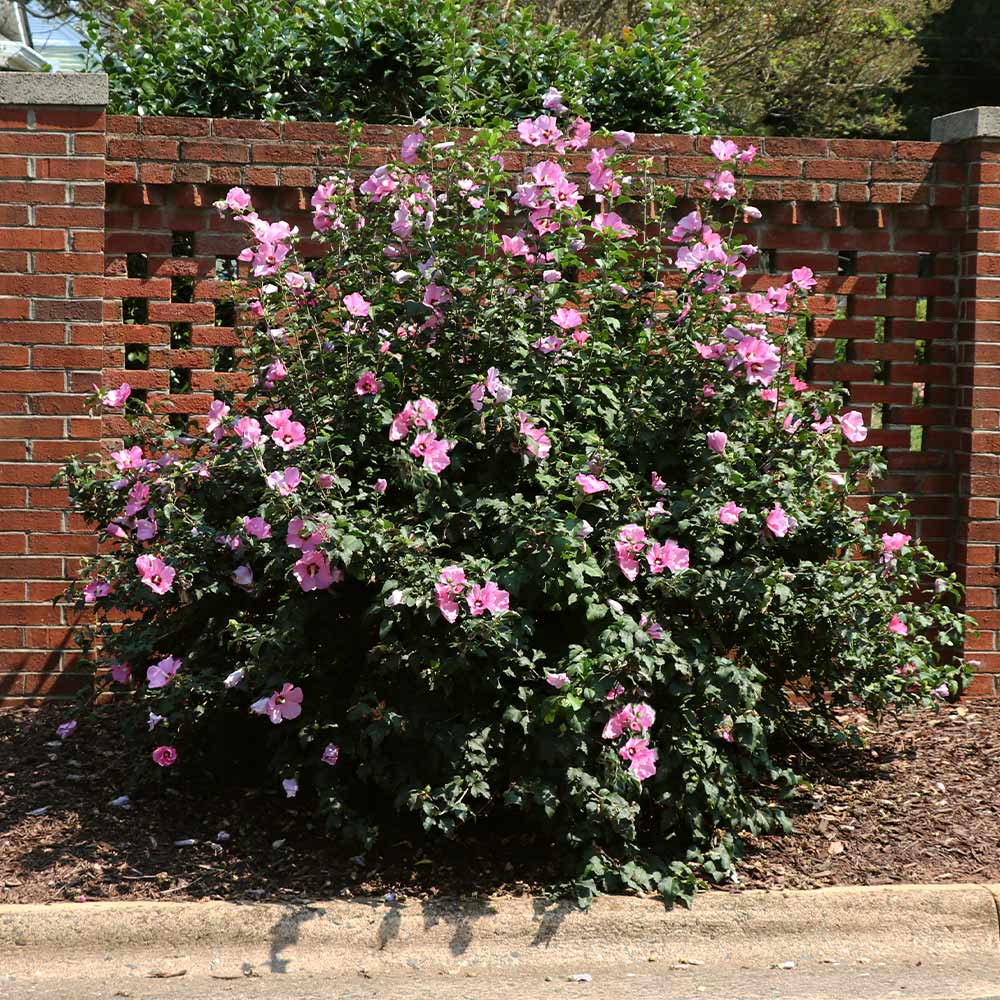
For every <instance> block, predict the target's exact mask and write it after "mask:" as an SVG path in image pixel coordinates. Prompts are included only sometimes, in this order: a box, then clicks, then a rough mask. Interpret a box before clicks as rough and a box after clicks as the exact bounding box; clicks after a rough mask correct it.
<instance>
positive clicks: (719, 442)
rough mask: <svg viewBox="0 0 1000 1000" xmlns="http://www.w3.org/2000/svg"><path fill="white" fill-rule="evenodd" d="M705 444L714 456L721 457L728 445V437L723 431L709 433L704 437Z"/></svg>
mask: <svg viewBox="0 0 1000 1000" xmlns="http://www.w3.org/2000/svg"><path fill="white" fill-rule="evenodd" d="M705 443H706V444H707V445H708V447H709V448H711V449H712V451H714V452H715V454H716V455H721V454H722V453H723V452H724V451H725V450H726V445H727V444H728V443H729V435H728V434H726V432H725V431H709V432H708V433H707V434H706V435H705Z"/></svg>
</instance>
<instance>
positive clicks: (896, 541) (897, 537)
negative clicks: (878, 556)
mask: <svg viewBox="0 0 1000 1000" xmlns="http://www.w3.org/2000/svg"><path fill="white" fill-rule="evenodd" d="M912 540H913V539H912V538H911V536H910V535H907V534H905V533H904V532H902V531H896V532H893V534H891V535H890V534H884V535H882V561H883V562H892V560H893V559H894V558H895V556H896V553H897V552H900V551H902V549H904V548H906V546H907V545H909V543H910V542H911V541H912Z"/></svg>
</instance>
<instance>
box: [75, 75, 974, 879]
mask: <svg viewBox="0 0 1000 1000" xmlns="http://www.w3.org/2000/svg"><path fill="white" fill-rule="evenodd" d="M546 104H547V105H548V109H547V110H545V112H544V113H543V114H541V115H539V116H538V117H535V118H532V119H528V120H525V121H522V122H521V123H520V125H519V127H518V132H519V135H520V138H521V140H522V141H523V142H524V143H525V144H526V146H527V147H528V148H529V150H534V153H535V155H533V156H532V157H531V158H530V159H531V163H530V165H529V167H528V168H527V169H526V170H525V171H524V172H523V173H514V172H511V171H508V170H507V169H506V166H505V163H504V159H503V155H502V150H503V149H504V146H505V144H506V143H507V142H509V140H508V137H507V136H506V135H504V134H503V133H500V132H490V131H483V132H480V133H478V134H477V135H475V136H474V137H473V138H471V139H469V140H468V141H467V142H466V143H465V144H463V145H457V144H456V143H454V142H452V141H450V140H448V139H447V138H446V137H445V138H444V139H442V137H441V136H440V135H431V134H427V133H424V132H415V133H413V134H411V135H410V136H408V137H407V139H406V141H405V142H404V143H403V146H402V149H401V151H400V153H399V155H398V156H397V157H395V158H394V159H393V160H392V162H389V163H387V164H385V165H383V166H380V167H378V169H376V170H375V171H374V172H373V173H371V175H370V176H367V177H365V179H364V180H363V181H362V182H361V183H357V182H356V180H354V179H352V176H351V175H350V174H349V173H347V172H344V173H339V174H335V175H333V176H331V177H330V178H329V179H328V180H326V181H324V182H323V183H322V184H321V185H320V186H319V188H318V189H317V190H316V192H315V194H314V195H313V198H312V206H313V210H314V215H313V225H314V227H315V230H316V234H318V238H319V239H321V240H323V241H324V242H325V244H326V248H327V250H326V253H325V255H324V256H322V257H321V258H320V259H317V260H312V261H306V260H303V259H302V258H301V257H300V256H299V253H298V249H297V248H298V242H299V239H300V236H301V234H299V233H298V232H297V231H296V229H294V228H292V227H290V226H289V225H288V224H287V223H285V222H281V221H271V220H267V219H263V218H260V217H259V216H258V215H257V214H256V212H255V211H254V209H253V205H252V202H251V199H250V196H249V195H248V194H247V193H245V192H244V191H242V190H240V189H238V188H234V189H232V190H231V191H229V193H228V195H227V196H226V198H225V199H224V201H223V202H221V203H220V209H221V210H222V211H224V212H231V213H233V214H235V216H236V218H237V219H239V221H240V222H241V223H242V224H243V225H244V226H245V227H246V232H247V240H248V246H247V249H246V250H245V252H244V253H243V255H242V259H243V260H244V261H245V263H246V265H247V268H248V270H249V272H250V278H249V279H248V281H247V282H246V283H245V286H244V291H243V294H244V295H245V296H246V300H245V306H246V309H247V310H248V312H249V314H250V315H251V316H253V317H255V319H256V321H257V328H256V330H255V331H252V332H251V333H250V334H249V336H248V338H247V343H246V358H247V364H248V366H250V367H251V369H252V370H253V372H254V373H255V376H256V378H255V383H254V387H253V388H252V389H251V391H249V392H248V393H247V394H246V395H245V396H244V397H242V398H239V399H232V398H228V397H222V396H220V397H219V398H218V399H216V400H215V402H213V403H212V405H211V407H210V409H209V411H208V413H207V414H206V415H205V419H204V421H203V422H202V423H201V424H200V425H199V426H198V427H196V428H189V429H187V430H185V431H181V430H176V429H172V428H171V427H169V426H167V425H165V424H164V422H162V421H161V420H160V418H159V416H158V415H157V414H154V413H152V412H151V411H149V409H148V408H147V407H146V406H145V405H144V404H140V405H132V403H133V401H131V400H129V399H128V395H129V392H128V388H127V387H126V386H122V387H117V388H115V389H113V390H111V391H104V392H102V393H101V394H100V398H101V402H102V403H103V405H104V406H106V407H108V408H110V409H112V410H116V411H117V410H122V411H123V413H124V414H125V416H126V418H127V420H128V422H129V428H130V435H129V437H128V438H127V440H126V441H125V442H124V443H123V446H122V448H120V449H118V450H116V451H114V452H113V453H112V455H111V457H110V459H108V460H105V461H101V462H83V461H73V462H71V463H70V464H69V465H68V467H67V469H66V472H65V478H66V481H67V483H68V485H69V488H70V491H71V495H72V498H73V502H74V504H75V506H76V508H77V509H78V510H79V511H80V512H82V513H83V514H84V515H85V516H86V517H87V518H88V519H89V520H91V521H92V522H94V523H96V524H97V525H99V532H100V536H101V538H102V539H103V540H104V541H105V542H106V543H107V544H106V545H105V546H104V548H103V554H102V555H100V556H99V557H98V558H95V559H93V560H90V561H89V562H88V563H87V565H86V567H85V572H84V576H83V578H82V579H81V580H80V581H79V583H78V584H76V585H75V586H74V587H73V588H72V592H71V593H72V597H73V598H74V599H75V600H76V601H77V603H78V604H79V605H80V606H87V605H89V606H90V607H91V608H92V609H93V611H94V613H95V620H94V624H93V625H92V626H88V627H87V628H86V629H85V630H84V634H83V635H82V637H81V641H82V642H83V643H84V644H85V645H86V646H87V647H88V648H91V649H93V650H95V657H94V663H95V672H96V689H97V691H98V692H101V691H104V690H106V689H107V688H111V689H113V690H115V691H118V692H120V693H121V694H122V695H123V696H125V695H127V697H125V699H124V700H125V701H126V703H127V704H128V705H129V706H130V710H131V711H132V712H133V718H134V724H135V728H136V730H137V731H138V732H140V733H141V738H142V739H143V740H144V741H145V743H146V744H147V745H148V746H147V751H146V753H145V755H144V756H143V757H142V759H141V760H140V761H139V764H138V766H140V767H141V768H145V769H147V770H149V771H150V772H152V771H154V770H155V769H156V767H157V765H158V766H159V767H160V768H164V769H167V768H174V769H175V770H174V771H170V772H168V773H170V774H175V773H178V772H179V771H181V770H183V769H191V770H194V769H196V768H200V767H205V766H210V767H212V768H215V767H216V766H217V765H216V762H215V758H216V757H217V756H218V755H223V756H226V757H228V758H232V759H233V760H234V762H235V763H236V764H237V765H238V766H239V767H240V768H241V769H242V771H243V774H244V776H246V775H247V774H249V775H250V780H252V781H254V782H259V783H261V784H263V785H264V786H269V787H271V788H272V789H273V790H274V792H275V793H277V794H281V793H282V792H283V794H284V795H286V796H289V797H292V796H298V797H299V800H300V801H307V802H308V803H309V804H311V805H313V806H315V808H316V809H317V810H318V811H319V813H321V814H322V815H323V816H325V817H326V820H327V822H328V825H329V828H330V830H331V831H332V833H333V835H335V836H338V837H342V838H344V839H345V840H346V839H350V840H351V841H361V842H362V843H371V842H372V841H373V840H374V839H375V838H376V837H377V836H378V831H379V829H380V828H381V827H382V826H384V825H385V824H391V825H394V826H396V827H397V828H398V826H399V824H400V823H402V822H406V820H407V817H412V819H413V821H419V822H420V823H421V824H422V825H423V828H424V829H425V830H426V831H427V832H428V834H429V835H443V836H452V835H456V834H457V833H458V831H459V829H460V828H461V827H462V826H464V825H468V824H472V823H489V822H492V821H495V820H496V819H497V818H498V817H500V816H502V815H504V814H513V815H516V816H518V817H520V822H521V823H522V824H524V825H525V827H526V828H528V829H532V830H534V831H536V832H537V834H538V836H539V837H541V838H543V839H545V840H547V841H548V842H551V843H552V844H553V845H555V849H557V850H558V851H560V852H562V854H563V856H564V857H565V858H566V862H567V868H568V872H569V876H570V878H571V880H572V881H573V882H574V884H575V886H576V891H577V892H578V894H579V895H580V897H581V898H585V897H587V896H588V895H590V894H593V893H595V892H597V891H600V890H602V889H616V888H617V889H620V888H623V887H624V888H629V889H633V890H655V891H658V892H660V893H662V894H663V895H665V896H667V897H682V898H683V897H686V896H687V895H688V894H689V893H690V891H691V889H692V887H693V884H694V880H695V878H696V877H709V878H713V879H721V878H724V877H727V876H728V875H729V874H730V873H731V871H732V864H733V857H734V854H735V853H736V848H737V845H738V843H739V835H740V834H743V833H745V832H747V831H751V832H765V831H767V830H770V829H773V828H775V827H776V826H783V825H785V824H786V822H787V821H786V820H785V818H784V816H783V814H782V812H781V808H780V799H781V797H782V795H783V794H785V793H787V792H788V791H789V790H791V789H792V788H793V787H794V785H795V781H796V779H795V776H794V775H793V774H791V773H790V772H789V771H788V770H786V769H784V768H783V767H782V766H781V765H780V764H779V763H777V762H776V761H777V758H776V757H775V756H773V755H774V753H775V750H776V749H778V748H780V746H781V744H782V740H783V739H784V738H785V737H787V736H789V735H791V734H798V733H800V732H801V731H802V729H803V728H805V727H808V726H809V725H814V726H820V727H824V726H828V725H831V724H835V712H836V710H837V709H839V708H841V707H843V706H845V705H848V704H858V703H860V704H862V705H864V706H866V707H868V708H870V709H872V710H876V711H878V710H881V709H884V708H885V707H886V706H888V705H897V706H905V705H916V704H921V703H926V702H930V701H932V700H933V699H934V698H935V697H938V698H941V697H944V696H946V695H948V694H949V693H952V692H954V691H956V690H957V688H958V686H959V684H960V681H961V674H962V666H961V663H960V662H958V661H957V660H955V659H954V658H953V657H952V656H951V655H950V654H949V653H948V652H947V650H948V649H949V648H955V647H960V646H961V637H962V629H963V625H964V620H963V618H962V616H960V615H959V614H957V613H955V612H953V611H952V610H950V608H949V605H948V603H947V600H946V598H947V597H948V596H949V595H951V596H955V595H957V592H958V587H957V584H956V583H955V582H954V580H953V578H952V577H950V576H948V575H947V574H946V571H945V570H944V568H943V567H942V566H941V565H940V564H939V563H938V562H937V561H936V560H935V559H934V558H932V557H931V555H930V554H929V553H928V551H927V550H926V549H925V548H924V547H923V546H922V545H921V544H920V543H919V542H918V541H917V540H916V539H914V538H911V537H910V536H909V535H908V534H906V533H905V532H904V531H903V527H904V526H905V523H906V513H905V510H904V508H903V506H902V505H901V503H900V502H899V501H898V500H896V499H892V498H883V499H880V500H878V501H877V502H874V503H872V504H871V505H870V506H869V507H867V508H866V509H865V512H864V513H863V514H861V513H858V512H856V511H855V510H854V509H852V507H851V506H850V504H849V503H848V496H849V495H850V494H851V493H853V492H855V491H856V490H857V489H858V487H859V484H860V483H861V482H862V477H870V476H877V475H879V474H880V472H881V471H882V462H881V459H880V458H879V455H878V453H877V452H876V451H875V450H871V451H867V450H864V449H854V448H853V447H852V446H853V445H855V444H860V443H862V442H863V441H864V439H865V436H866V433H867V432H866V429H865V427H864V422H863V420H862V419H861V415H860V414H859V413H857V412H856V411H848V412H846V413H845V412H842V396H841V394H840V393H838V392H831V391H826V390H822V391H821V390H817V389H814V388H811V387H810V386H809V385H807V384H806V382H805V381H803V380H802V377H801V376H802V374H803V373H804V357H805V353H806V350H807V342H806V335H805V329H804V324H803V323H801V322H798V319H797V317H798V316H799V314H800V313H801V311H802V309H803V307H804V305H805V303H806V300H807V297H808V294H809V292H810V289H812V288H813V286H814V285H815V280H814V278H813V276H812V273H811V272H810V270H809V269H808V268H799V269H798V270H796V271H794V272H793V273H792V275H791V279H790V280H789V281H787V282H783V283H780V284H778V285H776V286H775V287H771V288H769V289H767V291H766V292H750V293H745V292H743V291H741V290H740V285H741V280H740V279H741V278H742V277H743V276H744V275H745V274H746V271H747V263H748V261H750V260H751V259H752V258H753V257H754V255H755V253H756V250H755V248H754V247H753V246H752V245H750V244H749V243H748V242H747V241H746V239H745V237H743V236H741V235H740V231H741V227H740V226H739V223H740V222H741V220H742V219H744V218H749V219H753V218H757V217H759V212H758V211H757V210H756V209H755V208H753V207H752V206H749V205H747V203H746V201H745V197H744V194H743V185H742V181H741V180H740V172H741V170H742V169H743V167H744V165H745V164H746V163H748V162H749V161H750V160H751V159H752V158H753V156H754V150H753V149H752V148H750V149H745V150H740V149H739V148H737V147H736V146H735V145H733V144H732V143H724V142H717V143H715V145H714V146H713V152H714V155H715V157H716V158H717V160H718V161H720V162H718V163H717V165H716V168H715V170H714V172H713V173H712V175H711V176H710V178H709V179H708V181H707V182H706V194H707V195H708V197H707V199H706V203H705V208H704V210H703V212H698V211H693V212H690V213H688V214H686V215H684V216H683V217H681V218H680V219H678V220H670V221H668V222H666V223H664V222H663V218H664V216H663V215H662V214H661V213H662V212H663V211H664V208H665V207H666V206H668V205H669V193H668V192H667V191H665V190H664V189H662V188H661V187H658V186H657V184H656V183H655V182H654V180H653V179H652V177H651V176H650V175H649V172H648V171H647V170H646V169H645V167H644V166H643V165H642V164H641V163H638V164H637V162H636V161H635V160H634V159H631V160H626V159H625V154H626V151H627V150H628V147H629V146H630V145H631V143H632V141H633V138H634V137H633V136H632V135H630V134H629V133H625V132H619V133H616V134H614V135H613V136H607V135H601V136H595V135H593V134H591V129H590V126H589V125H588V123H587V122H585V121H584V120H582V119H580V118H574V117H572V116H571V115H569V114H568V113H564V112H562V111H561V110H560V107H561V104H562V101H561V98H560V95H559V94H558V93H556V92H550V93H549V94H548V95H547V98H546ZM439 140H440V141H439ZM581 157H582V158H583V159H584V162H585V163H586V169H585V171H584V172H583V173H582V174H581V175H579V176H572V175H570V173H569V172H568V164H569V162H570V160H571V158H572V159H574V160H576V161H579V160H580V158H581ZM123 618H124V619H125V621H124V623H123ZM84 733H85V729H84V728H83V727H81V730H80V731H79V732H78V733H77V734H76V735H75V737H74V738H76V739H80V738H83V736H84ZM395 835H398V832H397V834H395Z"/></svg>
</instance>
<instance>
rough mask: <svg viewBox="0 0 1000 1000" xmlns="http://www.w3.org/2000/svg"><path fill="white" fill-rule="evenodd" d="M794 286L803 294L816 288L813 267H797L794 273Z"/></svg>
mask: <svg viewBox="0 0 1000 1000" xmlns="http://www.w3.org/2000/svg"><path fill="white" fill-rule="evenodd" d="M792 284H793V285H795V287H796V288H798V289H800V290H801V291H803V292H807V291H809V289H810V288H815V287H816V279H815V278H814V277H813V272H812V268H811V267H797V268H795V270H794V271H792Z"/></svg>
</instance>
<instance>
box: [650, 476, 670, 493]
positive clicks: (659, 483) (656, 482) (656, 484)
mask: <svg viewBox="0 0 1000 1000" xmlns="http://www.w3.org/2000/svg"><path fill="white" fill-rule="evenodd" d="M649 482H650V485H651V486H652V487H653V492H654V493H666V492H667V484H666V481H665V480H663V479H661V478H660V474H659V473H658V472H653V473H651V474H650V477H649Z"/></svg>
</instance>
